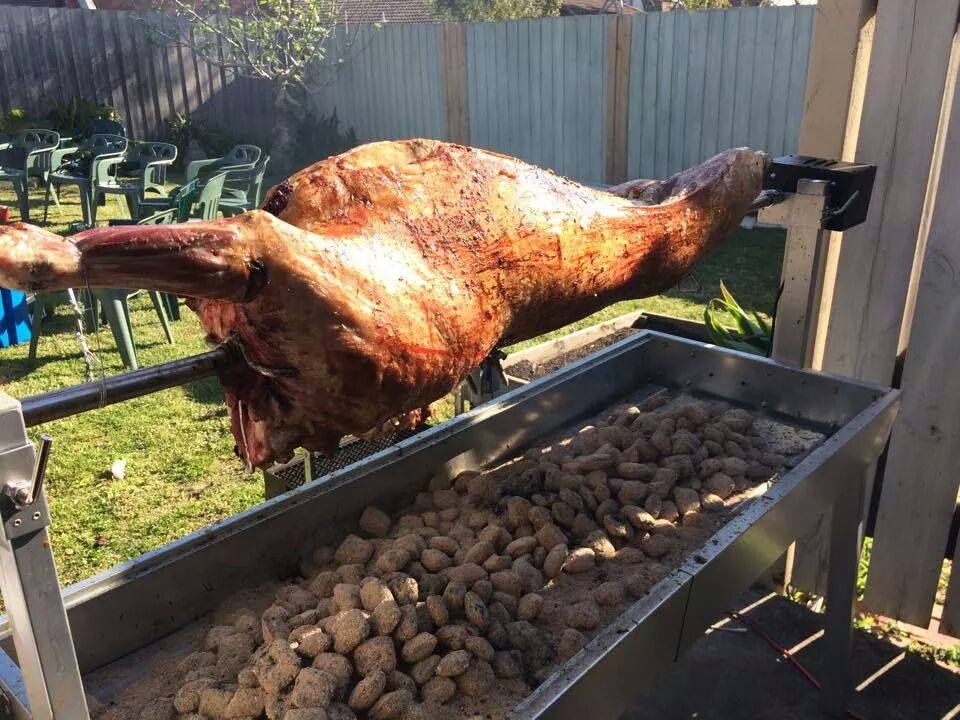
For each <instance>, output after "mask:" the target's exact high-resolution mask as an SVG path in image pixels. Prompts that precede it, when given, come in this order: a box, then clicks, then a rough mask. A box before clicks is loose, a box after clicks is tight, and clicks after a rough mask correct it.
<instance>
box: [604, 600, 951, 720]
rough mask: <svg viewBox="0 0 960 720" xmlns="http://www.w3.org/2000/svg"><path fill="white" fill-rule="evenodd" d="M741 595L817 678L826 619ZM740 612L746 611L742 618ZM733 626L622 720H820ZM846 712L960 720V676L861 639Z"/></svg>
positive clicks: (814, 698) (795, 686)
mask: <svg viewBox="0 0 960 720" xmlns="http://www.w3.org/2000/svg"><path fill="white" fill-rule="evenodd" d="M764 596H765V594H764V593H762V592H751V593H748V594H746V595H745V596H744V597H743V598H742V599H741V602H740V603H739V604H738V608H737V609H742V608H748V607H750V606H751V605H754V606H753V607H752V608H751V609H749V610H747V611H746V612H745V613H744V614H745V615H747V617H749V618H750V619H752V620H753V621H754V622H755V623H756V624H757V625H758V626H759V627H760V628H762V629H763V631H764V632H765V633H766V634H767V635H769V636H770V637H771V638H772V639H774V640H776V641H777V642H778V643H779V644H780V645H781V646H783V647H785V648H788V649H790V648H795V647H796V646H798V645H802V647H801V648H800V649H798V650H796V651H795V656H796V658H797V659H798V660H799V661H800V662H801V664H803V665H804V666H805V667H806V668H807V669H808V670H809V671H810V672H811V673H812V674H813V676H814V677H822V675H823V672H824V667H823V665H822V663H821V659H820V652H819V650H820V647H821V645H820V644H819V643H818V640H817V638H818V637H819V636H818V635H817V633H818V631H819V630H820V626H821V621H822V617H821V616H820V615H817V614H816V613H814V612H812V611H810V610H808V609H807V608H805V607H804V606H802V605H799V604H797V603H793V602H790V601H789V600H786V599H785V598H782V597H778V596H771V597H769V598H768V599H766V600H763V601H762V602H759V603H758V602H757V601H758V600H762V599H763V598H764ZM741 612H743V610H741ZM743 629H744V625H742V624H741V623H738V622H737V621H735V620H731V621H730V622H728V623H727V624H725V625H724V629H719V630H714V631H712V632H711V633H710V634H708V635H706V636H705V637H703V638H702V639H701V640H699V641H698V642H697V643H696V644H695V645H694V646H693V647H692V648H691V649H690V650H689V651H688V652H687V653H686V655H685V656H684V657H683V658H681V660H680V662H679V663H678V665H677V667H676V669H675V670H673V671H671V672H670V673H669V674H668V675H667V676H666V677H664V678H661V679H658V680H657V681H656V682H655V684H654V686H653V687H651V688H650V689H649V690H648V691H647V692H646V694H645V695H644V697H643V698H642V700H641V702H640V703H638V704H637V706H636V708H635V709H634V710H632V711H631V712H629V713H627V715H625V716H624V719H623V720H651V719H652V718H657V719H658V720H693V719H696V720H741V719H743V720H747V719H749V720H768V719H769V720H808V719H811V718H812V719H814V720H816V719H818V718H822V717H825V716H824V715H823V714H822V713H820V712H819V710H818V708H817V702H818V691H817V690H816V689H815V688H814V687H813V686H812V685H811V684H810V683H809V682H808V681H807V680H806V678H804V676H803V675H802V674H801V673H800V672H799V671H798V670H797V669H796V668H795V667H793V665H791V664H790V663H789V662H787V661H786V660H784V659H783V658H782V657H781V656H780V655H779V654H778V652H777V651H776V650H775V649H774V648H773V647H771V646H770V645H769V644H768V643H767V642H766V640H764V639H763V638H762V637H760V635H758V634H757V633H755V632H753V631H751V630H748V631H746V632H738V630H743ZM854 653H855V654H854V668H853V674H854V679H855V680H854V681H855V683H857V685H858V686H859V687H860V689H859V690H858V691H856V692H854V693H853V698H852V701H851V703H850V705H849V709H850V710H852V711H853V713H855V715H853V716H852V717H860V718H863V719H864V720H908V719H912V718H918V719H919V718H923V719H924V720H926V719H927V718H932V719H933V720H938V719H939V720H949V719H950V718H954V717H957V718H960V674H958V673H957V672H955V671H954V670H952V669H948V668H945V667H943V666H940V665H938V664H937V663H934V662H931V661H928V660H925V659H923V658H921V657H919V656H918V655H915V654H913V653H905V652H904V651H903V649H902V648H900V647H897V646H896V645H895V644H893V643H891V642H888V641H885V640H881V639H878V638H875V637H873V636H870V635H867V634H865V633H857V635H856V639H855V645H854Z"/></svg>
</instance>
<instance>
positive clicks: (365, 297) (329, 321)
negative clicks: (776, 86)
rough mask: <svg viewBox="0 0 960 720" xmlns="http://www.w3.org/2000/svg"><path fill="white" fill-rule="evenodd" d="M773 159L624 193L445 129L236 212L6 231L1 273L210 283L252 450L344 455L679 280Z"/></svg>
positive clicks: (193, 294)
mask: <svg viewBox="0 0 960 720" xmlns="http://www.w3.org/2000/svg"><path fill="white" fill-rule="evenodd" d="M763 170H764V160H763V156H762V155H760V154H758V153H754V152H752V151H750V150H747V149H738V150H728V151H726V152H724V153H721V154H720V155H717V156H716V157H714V158H713V159H711V160H709V161H707V162H705V163H704V164H702V165H699V166H697V167H694V168H691V169H690V170H687V171H685V172H682V173H680V174H678V175H676V176H674V177H672V178H670V179H668V180H665V181H662V182H646V183H631V184H627V185H624V186H620V187H618V188H614V189H613V192H602V191H598V190H594V189H591V188H589V187H585V186H583V185H578V184H577V183H574V182H571V181H569V180H565V179H564V178H561V177H557V176H555V175H553V174H552V173H550V172H548V171H545V170H541V169H539V168H536V167H532V166H530V165H527V164H526V163H523V162H521V161H519V160H516V159H514V158H510V157H505V156H502V155H497V154H494V153H491V152H486V151H483V150H476V149H472V148H467V147H462V146H459V145H451V144H447V143H442V142H434V141H425V140H410V141H403V142H382V143H373V144H370V145H365V146H362V147H359V148H357V149H355V150H352V151H350V152H348V153H345V154H343V155H340V156H337V157H332V158H328V159H327V160H324V161H322V162H319V163H317V164H315V165H313V166H311V167H309V168H306V169H305V170H302V171H300V172H299V173H297V174H295V175H293V176H292V177H291V178H289V179H288V180H286V181H285V182H283V183H281V184H280V185H278V186H276V187H274V188H273V189H271V191H270V192H269V193H268V196H267V199H266V202H265V204H264V209H263V210H259V211H254V212H249V213H246V214H244V215H240V216H237V217H235V218H231V219H228V220H220V221H215V222H197V223H187V224H183V225H166V226H164V225H158V226H126V227H106V228H97V229H94V230H89V231H87V232H84V233H80V234H78V235H75V236H73V237H71V238H70V239H69V241H65V240H64V239H63V238H61V237H59V236H57V235H53V234H51V233H48V232H46V231H44V230H41V229H39V228H35V227H32V226H29V225H25V224H20V223H16V224H13V225H10V226H7V227H5V228H3V229H0V286H4V287H10V288H22V289H24V290H35V291H36V290H56V289H61V288H67V287H83V286H86V285H89V286H92V287H136V288H150V289H157V290H163V291H166V292H172V293H178V294H181V295H185V296H187V297H189V298H192V301H191V304H192V306H193V308H194V309H195V310H196V312H197V313H198V314H199V316H200V319H201V321H202V323H203V325H204V327H205V328H206V330H207V331H208V333H209V334H210V336H211V338H212V339H213V340H214V341H217V342H225V341H232V342H235V343H236V344H237V345H238V346H239V348H240V349H241V350H242V353H243V357H244V358H245V359H246V362H245V363H244V364H242V365H241V366H237V367H234V368H232V369H230V370H228V371H225V372H223V373H222V374H221V381H222V383H223V386H224V388H225V390H226V396H227V403H228V405H229V410H230V416H231V422H232V427H233V433H234V436H235V437H236V440H237V449H238V453H239V454H240V455H241V456H242V457H243V458H244V459H246V460H247V461H248V462H249V463H251V464H253V465H262V464H264V463H266V462H268V461H270V460H273V459H277V458H284V457H287V456H289V454H290V453H291V452H292V450H293V449H294V448H296V447H298V446H304V447H307V448H310V449H316V450H321V451H324V452H331V451H332V450H334V449H335V448H336V446H337V442H338V440H339V439H340V438H341V437H342V436H343V435H345V434H349V433H354V434H360V433H363V432H365V431H368V430H370V429H371V428H374V427H377V426H380V425H382V424H383V423H384V422H386V421H389V420H390V419H391V418H394V417H397V416H399V415H402V414H404V413H409V412H411V411H416V410H417V409H418V408H421V407H424V406H426V405H427V404H429V403H430V402H432V401H433V400H436V399H437V398H439V397H442V396H443V395H444V394H445V393H448V392H449V391H450V390H451V389H453V388H454V387H455V386H456V385H457V383H458V382H460V381H461V380H462V379H463V378H464V377H465V376H466V375H467V374H468V373H469V372H470V370H471V369H472V368H474V367H475V366H476V365H477V364H478V363H479V362H480V361H482V360H483V359H484V357H486V356H487V354H488V353H489V352H490V351H491V350H492V349H493V348H495V347H496V346H497V345H499V344H501V343H506V342H513V341H517V340H522V339H525V338H530V337H534V336H536V335H539V334H542V333H544V332H547V331H549V330H553V329H555V328H558V327H561V326H563V325H565V324H567V323H570V322H572V321H574V320H577V319H579V318H582V317H584V316H585V315H587V314H589V313H591V312H593V311H595V310H597V309H599V308H602V307H603V306H605V305H608V304H610V303H612V302H614V301H617V300H621V299H624V298H638V297H644V296H648V295H653V294H656V293H658V292H661V291H663V290H665V289H667V288H669V287H671V286H672V285H674V284H675V283H676V282H677V281H678V280H679V279H680V278H681V277H682V276H683V275H684V274H686V273H687V272H688V271H689V270H690V268H691V267H692V266H693V264H694V263H695V262H696V261H697V260H698V259H699V258H700V257H701V256H702V255H703V254H704V253H705V252H706V251H708V250H709V249H710V248H712V247H713V246H714V245H716V244H717V243H719V242H720V241H721V240H722V239H724V238H725V237H726V236H727V235H729V234H730V233H731V231H733V230H734V228H736V226H737V224H738V223H739V222H740V220H741V218H742V217H743V215H744V213H745V212H746V211H747V209H748V208H749V206H750V204H751V202H752V200H753V199H754V198H755V197H756V196H757V194H758V193H759V191H760V186H761V180H762V177H763Z"/></svg>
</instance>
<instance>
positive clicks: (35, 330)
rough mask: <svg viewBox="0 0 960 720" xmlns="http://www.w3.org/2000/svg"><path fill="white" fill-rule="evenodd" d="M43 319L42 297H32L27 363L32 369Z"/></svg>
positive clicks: (35, 360) (38, 294) (38, 295)
mask: <svg viewBox="0 0 960 720" xmlns="http://www.w3.org/2000/svg"><path fill="white" fill-rule="evenodd" d="M42 318H43V297H42V296H41V295H40V293H37V294H36V295H34V296H33V308H31V312H30V354H29V356H28V360H27V362H28V363H29V366H30V367H33V366H34V364H36V362H37V346H38V345H39V344H40V335H41V334H42V333H43V327H42V325H41V323H40V321H41V319H42Z"/></svg>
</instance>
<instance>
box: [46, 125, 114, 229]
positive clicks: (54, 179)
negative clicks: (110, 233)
mask: <svg viewBox="0 0 960 720" xmlns="http://www.w3.org/2000/svg"><path fill="white" fill-rule="evenodd" d="M126 151H127V140H126V138H122V137H120V136H119V135H91V136H90V137H89V138H88V139H86V140H84V141H83V143H81V145H80V146H79V147H78V148H75V149H71V150H69V151H68V152H66V153H64V154H63V155H62V156H61V158H60V159H61V164H60V165H59V166H57V167H56V168H54V169H53V171H52V172H51V173H50V175H49V177H48V178H47V195H46V198H45V199H44V207H43V220H44V222H46V220H47V212H48V210H49V208H50V195H51V193H54V195H55V194H56V188H59V187H60V186H61V185H76V186H77V187H78V188H79V190H80V207H81V209H82V210H83V223H84V225H86V226H87V227H92V226H93V219H94V217H95V215H94V210H93V207H94V191H95V187H96V177H97V167H98V165H99V164H100V163H101V162H103V161H105V160H109V159H111V158H117V157H123V155H124V153H125V152H126ZM74 156H79V157H80V158H88V159H89V161H90V165H89V169H87V170H84V171H81V172H77V171H75V170H73V169H71V168H69V167H67V165H66V162H67V161H68V159H69V158H72V157H74Z"/></svg>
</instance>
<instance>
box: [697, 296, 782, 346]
mask: <svg viewBox="0 0 960 720" xmlns="http://www.w3.org/2000/svg"><path fill="white" fill-rule="evenodd" d="M720 295H721V297H718V298H713V299H712V300H710V302H708V303H707V307H706V308H704V311H703V321H704V323H705V324H706V326H707V332H708V333H709V334H710V339H711V340H712V341H713V342H714V343H716V344H717V345H720V346H721V347H725V348H730V349H731V350H739V351H740V352H746V353H751V354H753V355H765V356H769V354H770V349H771V345H772V342H773V327H772V325H771V324H770V323H768V322H767V321H766V320H764V318H763V316H761V315H760V313H758V312H757V311H756V310H752V311H750V312H747V311H746V310H744V309H743V308H742V307H740V303H738V302H737V301H736V300H735V299H734V297H733V295H731V294H730V291H729V290H727V286H726V285H724V284H723V281H721V282H720ZM725 314H728V315H729V316H730V317H732V318H733V322H734V327H733V328H729V327H727V326H726V325H724V324H723V322H722V318H723V316H724V315H725Z"/></svg>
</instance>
